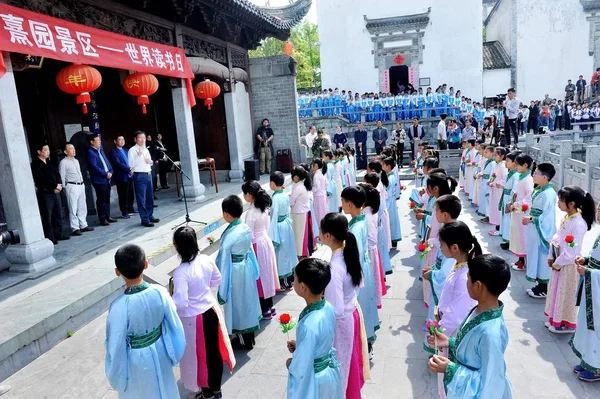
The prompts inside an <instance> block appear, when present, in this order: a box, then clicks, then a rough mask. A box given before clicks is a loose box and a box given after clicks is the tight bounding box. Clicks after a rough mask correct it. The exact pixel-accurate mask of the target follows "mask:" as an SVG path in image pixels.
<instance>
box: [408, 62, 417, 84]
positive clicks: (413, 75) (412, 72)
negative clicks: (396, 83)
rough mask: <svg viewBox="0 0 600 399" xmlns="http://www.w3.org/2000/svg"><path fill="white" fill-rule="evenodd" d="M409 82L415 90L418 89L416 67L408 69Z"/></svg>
mask: <svg viewBox="0 0 600 399" xmlns="http://www.w3.org/2000/svg"><path fill="white" fill-rule="evenodd" d="M408 82H409V83H410V84H411V85H413V87H414V88H416V87H417V71H415V67H414V66H409V67H408Z"/></svg>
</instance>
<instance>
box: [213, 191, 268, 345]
mask: <svg viewBox="0 0 600 399" xmlns="http://www.w3.org/2000/svg"><path fill="white" fill-rule="evenodd" d="M221 209H222V210H223V219H225V221H226V222H227V223H229V226H227V228H226V229H225V231H224V232H223V235H222V236H221V246H220V247H219V253H218V254H217V259H216V261H215V263H216V264H217V267H218V268H219V271H220V272H221V284H220V285H219V291H218V295H217V297H218V299H219V304H220V305H223V309H224V311H225V325H226V326H227V333H228V334H229V335H230V336H231V335H238V337H236V338H237V339H236V340H234V341H233V342H232V346H233V347H234V348H236V347H237V348H243V349H252V347H253V345H254V332H256V331H258V330H259V329H260V324H259V322H260V319H261V318H262V311H261V308H260V302H259V300H258V288H257V285H256V280H258V278H259V277H260V276H259V269H258V261H257V260H256V255H255V254H254V249H253V248H252V232H251V231H250V228H249V227H248V225H247V224H246V223H243V222H242V220H241V219H240V217H241V216H242V213H243V212H244V205H243V204H242V200H241V199H240V198H239V197H238V196H236V195H230V196H228V197H226V198H225V199H224V200H223V202H222V203H221ZM238 343H239V345H238Z"/></svg>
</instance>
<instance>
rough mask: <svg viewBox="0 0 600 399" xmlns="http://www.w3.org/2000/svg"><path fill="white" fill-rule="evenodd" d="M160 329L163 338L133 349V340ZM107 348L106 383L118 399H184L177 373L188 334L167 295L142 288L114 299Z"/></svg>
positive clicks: (146, 286) (156, 288)
mask: <svg viewBox="0 0 600 399" xmlns="http://www.w3.org/2000/svg"><path fill="white" fill-rule="evenodd" d="M157 328H160V331H161V336H160V338H158V340H157V341H156V342H154V343H153V344H151V345H149V346H146V347H143V348H139V349H133V348H131V346H130V337H131V336H134V337H140V336H144V335H146V334H148V332H150V331H153V330H155V329H157ZM104 346H105V348H106V361H105V372H106V377H107V378H108V381H109V383H110V385H111V387H112V388H113V389H114V390H115V391H117V392H118V393H119V398H121V399H139V398H149V399H162V398H177V397H179V390H178V388H177V380H176V379H175V375H174V374H173V367H174V366H176V365H177V363H179V361H180V360H181V357H182V356H183V352H184V350H185V334H184V332H183V325H182V324H181V321H180V320H179V316H177V309H176V308H175V304H174V303H173V300H172V299H171V297H170V296H169V293H168V292H167V290H166V289H164V288H163V287H160V286H157V285H153V284H148V283H142V284H141V285H140V286H137V287H133V288H130V289H128V290H127V291H125V295H122V296H120V297H118V298H117V299H115V300H114V301H113V303H112V304H111V305H110V310H109V312H108V319H107V321H106V341H105V343H104Z"/></svg>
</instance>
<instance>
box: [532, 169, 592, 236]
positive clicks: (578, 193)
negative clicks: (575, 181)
mask: <svg viewBox="0 0 600 399" xmlns="http://www.w3.org/2000/svg"><path fill="white" fill-rule="evenodd" d="M540 165H541V164H540ZM558 198H559V199H560V200H562V201H563V202H565V203H566V204H567V205H569V203H571V202H574V203H575V208H576V209H579V210H580V211H581V217H582V218H583V220H585V222H586V223H587V226H588V230H590V229H591V228H592V224H594V217H595V215H596V203H595V202H594V197H592V195H591V194H590V193H586V192H585V191H584V190H583V189H582V188H581V187H577V186H564V187H563V188H561V189H560V190H559V191H558Z"/></svg>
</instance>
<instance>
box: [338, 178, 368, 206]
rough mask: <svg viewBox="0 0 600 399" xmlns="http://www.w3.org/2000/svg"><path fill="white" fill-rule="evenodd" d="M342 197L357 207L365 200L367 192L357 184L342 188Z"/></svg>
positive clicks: (363, 203)
mask: <svg viewBox="0 0 600 399" xmlns="http://www.w3.org/2000/svg"><path fill="white" fill-rule="evenodd" d="M342 199H344V200H346V201H349V202H351V203H352V204H354V206H355V207H357V208H362V207H363V206H364V205H365V202H366V201H367V192H366V191H365V189H364V188H363V187H361V186H359V185H357V184H354V185H352V186H348V187H346V188H345V189H343V190H342Z"/></svg>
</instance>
